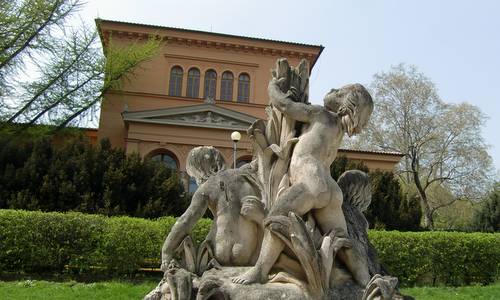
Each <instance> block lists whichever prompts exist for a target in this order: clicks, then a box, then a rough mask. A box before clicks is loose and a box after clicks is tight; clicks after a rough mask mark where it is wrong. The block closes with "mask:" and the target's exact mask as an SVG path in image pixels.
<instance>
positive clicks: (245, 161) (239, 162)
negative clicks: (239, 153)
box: [236, 156, 252, 168]
mask: <svg viewBox="0 0 500 300" xmlns="http://www.w3.org/2000/svg"><path fill="white" fill-rule="evenodd" d="M251 161H252V157H251V156H243V157H240V158H238V160H237V161H236V168H240V167H241V166H243V165H245V164H248V163H250V162H251Z"/></svg>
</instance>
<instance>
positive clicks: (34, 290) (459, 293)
mask: <svg viewBox="0 0 500 300" xmlns="http://www.w3.org/2000/svg"><path fill="white" fill-rule="evenodd" d="M155 286H156V282H154V281H147V282H142V283H137V284H135V283H131V282H119V281H110V282H97V283H78V282H74V281H72V282H49V281H38V280H33V281H30V280H25V281H9V282H3V281H0V299H6V300H10V299H51V300H59V299H60V300H62V299H117V300H118V299H120V300H121V299H142V297H144V295H146V294H147V293H148V292H149V291H150V290H152V289H153V288H154V287H155ZM402 292H403V293H404V294H405V295H410V296H413V297H415V298H416V299H418V300H421V299H423V300H425V299H474V300H482V299H492V300H493V299H500V283H496V284H493V285H489V286H466V287H457V288H453V287H439V288H437V287H418V288H406V289H403V290H402Z"/></svg>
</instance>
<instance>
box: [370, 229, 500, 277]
mask: <svg viewBox="0 0 500 300" xmlns="http://www.w3.org/2000/svg"><path fill="white" fill-rule="evenodd" d="M369 237H370V241H371V242H372V244H373V245H374V246H375V248H376V249H377V252H378V256H379V259H380V261H381V262H382V263H383V264H384V266H385V267H386V268H387V269H388V271H389V273H390V274H391V275H393V276H397V277H398V278H399V280H400V281H402V282H403V283H404V285H406V286H411V285H415V284H425V285H428V284H432V285H435V284H436V283H439V284H446V285H455V286H456V285H469V284H472V283H480V284H488V283H492V282H494V281H496V280H497V279H498V278H499V275H500V233H478V232H476V233H464V232H436V231H434V232H398V231H370V232H369Z"/></svg>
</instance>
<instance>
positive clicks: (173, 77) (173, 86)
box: [168, 65, 184, 97]
mask: <svg viewBox="0 0 500 300" xmlns="http://www.w3.org/2000/svg"><path fill="white" fill-rule="evenodd" d="M176 70H180V73H175V72H174V71H176ZM183 78H184V69H183V68H182V67H181V66H179V65H175V66H173V67H172V68H171V69H170V78H169V83H168V95H169V96H174V97H181V96H182V80H183Z"/></svg>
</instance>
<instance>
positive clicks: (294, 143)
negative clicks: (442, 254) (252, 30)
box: [146, 59, 397, 300]
mask: <svg viewBox="0 0 500 300" xmlns="http://www.w3.org/2000/svg"><path fill="white" fill-rule="evenodd" d="M308 72H309V67H308V65H307V62H306V61H305V60H304V61H303V62H301V64H300V65H299V66H297V67H296V68H294V67H291V66H289V65H288V62H287V61H286V60H285V59H280V60H278V62H277V65H276V69H275V70H274V71H273V78H272V79H271V81H270V83H269V87H268V92H269V98H270V105H269V107H268V109H267V113H268V120H267V122H265V121H263V120H257V121H255V122H254V123H253V124H252V126H250V128H249V129H248V131H247V133H248V135H249V137H250V138H251V139H252V141H253V143H254V149H255V153H254V154H255V158H254V160H253V161H252V163H250V164H247V165H245V166H244V167H242V168H240V169H236V170H234V169H233V170H226V169H225V166H224V164H223V163H222V162H221V158H222V156H221V155H220V153H218V151H217V150H216V149H214V148H213V147H198V148H195V149H193V151H192V152H191V153H190V154H189V156H188V161H187V166H188V167H187V171H188V173H189V174H190V175H191V176H193V177H195V178H196V180H197V182H198V184H199V188H198V190H197V191H196V193H195V194H194V195H193V198H192V202H191V205H190V206H189V208H188V209H187V210H186V212H185V213H184V214H183V215H182V216H181V217H180V218H179V219H178V220H177V222H176V223H175V225H174V226H173V227H172V230H171V232H170V233H169V235H168V237H167V239H166V240H165V243H164V246H163V249H162V270H164V272H165V275H164V278H163V280H162V282H160V284H159V286H158V288H157V289H156V290H155V291H152V292H151V293H150V294H149V295H148V296H147V297H146V299H149V300H156V299H159V298H161V299H174V300H177V299H200V300H202V299H288V300H292V299H297V300H298V299H363V300H374V299H393V298H395V297H397V296H395V295H396V293H395V291H396V283H397V280H396V279H395V278H392V277H387V276H384V277H382V276H380V275H378V274H380V273H382V268H381V266H380V264H379V263H378V260H377V258H376V253H375V250H374V249H373V246H372V245H371V244H370V242H369V240H368V234H367V228H368V224H367V221H366V219H365V217H364V216H363V214H362V211H363V210H365V209H366V208H367V207H368V205H369V203H370V201H371V191H370V183H369V178H368V176H367V175H366V174H364V173H362V172H358V171H350V172H346V173H345V174H343V175H342V176H341V178H340V179H339V183H337V182H336V181H335V180H333V178H332V177H331V176H330V164H331V163H332V162H333V160H334V159H335V157H336V155H337V150H338V148H339V146H340V144H341V141H342V138H343V137H344V135H346V134H347V135H348V136H352V135H354V134H357V133H359V132H360V131H361V130H362V128H363V127H364V125H365V124H366V123H367V122H368V119H369V117H370V115H371V112H372V109H373V102H372V99H371V97H370V94H369V93H368V92H367V91H366V89H365V88H364V87H363V86H362V85H359V84H353V85H347V86H344V87H342V88H340V89H332V90H331V91H330V92H329V93H328V94H327V95H326V97H325V100H324V102H325V105H324V106H317V105H311V104H309V102H308V95H309V93H308V87H309V73H308ZM207 209H209V210H210V211H211V212H212V214H213V216H214V222H213V224H212V228H211V230H210V233H209V234H208V236H207V237H206V239H205V241H204V242H203V243H202V244H201V245H200V246H198V247H197V248H196V247H195V245H194V243H193V241H192V240H191V238H190V236H189V235H190V233H191V230H192V228H193V226H194V224H195V223H196V221H197V220H198V219H200V218H201V217H202V216H203V215H204V213H205V212H206V210H207ZM179 258H180V259H179Z"/></svg>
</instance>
